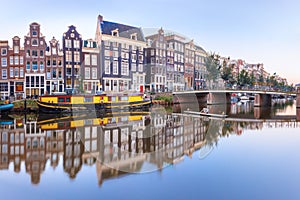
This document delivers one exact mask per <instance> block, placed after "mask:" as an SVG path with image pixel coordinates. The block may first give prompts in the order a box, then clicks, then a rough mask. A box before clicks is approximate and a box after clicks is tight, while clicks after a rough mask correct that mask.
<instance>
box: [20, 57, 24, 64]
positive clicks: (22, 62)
mask: <svg viewBox="0 0 300 200" xmlns="http://www.w3.org/2000/svg"><path fill="white" fill-rule="evenodd" d="M23 64H24V59H23V57H22V56H21V57H20V65H23Z"/></svg>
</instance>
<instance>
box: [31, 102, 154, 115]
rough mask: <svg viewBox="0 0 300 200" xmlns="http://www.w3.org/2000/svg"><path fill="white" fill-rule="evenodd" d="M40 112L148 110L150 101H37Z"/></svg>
mask: <svg viewBox="0 0 300 200" xmlns="http://www.w3.org/2000/svg"><path fill="white" fill-rule="evenodd" d="M37 104H38V107H39V111H40V112H43V113H72V112H97V113H98V112H99V113H106V112H113V111H119V110H136V109H147V108H149V106H150V105H151V101H150V100H144V101H138V102H130V103H128V102H124V103H123V102H122V103H120V102H119V103H92V104H55V103H46V102H41V101H37Z"/></svg>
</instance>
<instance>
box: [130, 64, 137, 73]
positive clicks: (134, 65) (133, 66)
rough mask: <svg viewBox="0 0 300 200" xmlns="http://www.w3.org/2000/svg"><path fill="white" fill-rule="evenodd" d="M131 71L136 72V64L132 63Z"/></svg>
mask: <svg viewBox="0 0 300 200" xmlns="http://www.w3.org/2000/svg"><path fill="white" fill-rule="evenodd" d="M131 71H133V72H135V71H136V64H135V63H131Z"/></svg>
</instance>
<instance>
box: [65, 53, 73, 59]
mask: <svg viewBox="0 0 300 200" xmlns="http://www.w3.org/2000/svg"><path fill="white" fill-rule="evenodd" d="M66 61H72V52H71V51H66Z"/></svg>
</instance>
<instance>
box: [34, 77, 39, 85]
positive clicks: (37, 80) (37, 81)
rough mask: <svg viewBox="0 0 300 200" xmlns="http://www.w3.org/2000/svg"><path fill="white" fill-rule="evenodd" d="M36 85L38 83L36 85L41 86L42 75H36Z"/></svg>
mask: <svg viewBox="0 0 300 200" xmlns="http://www.w3.org/2000/svg"><path fill="white" fill-rule="evenodd" d="M35 85H36V87H40V77H39V76H36V77H35Z"/></svg>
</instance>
